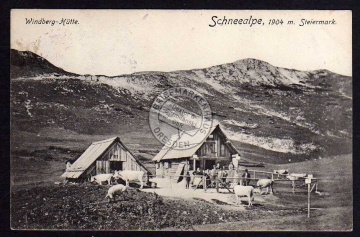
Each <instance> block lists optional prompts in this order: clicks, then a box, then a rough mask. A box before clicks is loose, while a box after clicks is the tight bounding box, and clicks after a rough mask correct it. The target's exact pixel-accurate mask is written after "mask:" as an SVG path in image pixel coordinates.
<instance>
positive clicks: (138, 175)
mask: <svg viewBox="0 0 360 237" xmlns="http://www.w3.org/2000/svg"><path fill="white" fill-rule="evenodd" d="M144 174H145V173H144V171H135V170H122V171H120V170H118V171H115V174H114V178H115V179H119V178H120V179H122V180H124V181H125V182H126V187H129V182H130V181H139V182H140V184H141V186H140V189H142V188H143V186H144V182H143V178H144Z"/></svg>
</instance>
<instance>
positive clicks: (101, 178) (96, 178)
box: [90, 174, 113, 185]
mask: <svg viewBox="0 0 360 237" xmlns="http://www.w3.org/2000/svg"><path fill="white" fill-rule="evenodd" d="M112 177H113V174H98V175H95V176H91V179H90V182H96V183H98V184H99V185H102V183H103V182H106V181H107V182H108V185H110V184H111V178H112Z"/></svg>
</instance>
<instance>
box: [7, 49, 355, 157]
mask: <svg viewBox="0 0 360 237" xmlns="http://www.w3.org/2000/svg"><path fill="white" fill-rule="evenodd" d="M13 53H14V54H15V53H16V51H12V54H13ZM20 56H21V55H20ZM38 57H40V56H38ZM20 58H21V57H20ZM30 58H32V57H30ZM33 60H34V61H35V62H36V63H34V62H32V61H31V60H30V61H26V60H24V62H25V63H24V64H23V65H19V64H17V63H16V60H15V62H14V61H13V60H12V61H11V63H12V65H11V71H12V74H11V75H13V77H12V79H14V80H11V109H12V113H11V118H12V121H11V128H12V134H13V136H14V140H15V141H14V144H17V141H16V138H21V137H28V135H29V133H30V134H34V136H36V139H34V141H32V139H30V138H28V139H29V140H28V141H27V142H28V145H29V146H30V147H31V149H33V150H34V149H35V150H36V149H39V148H37V146H38V145H37V144H36V142H39V141H43V140H42V139H45V140H46V139H48V140H49V139H50V140H53V141H54V142H53V143H55V145H54V144H52V145H51V146H59V147H63V146H69V149H70V150H71V151H72V150H73V149H75V148H74V147H72V146H71V145H69V144H68V142H67V139H68V138H67V137H68V136H71V137H73V138H74V139H75V140H76V139H78V143H79V144H85V143H86V142H89V141H93V140H96V138H97V137H99V136H101V137H103V136H106V135H109V134H123V136H124V137H125V139H126V140H127V143H128V144H130V146H132V148H133V149H134V150H135V153H137V154H138V155H139V156H142V157H144V159H145V160H149V159H150V158H151V157H152V156H153V155H154V154H156V151H157V150H158V149H160V148H161V146H162V145H161V144H159V143H158V142H157V141H156V139H155V138H154V137H153V135H152V134H151V132H150V129H149V125H148V111H149V108H150V106H151V103H152V101H153V100H154V99H155V97H156V96H157V95H158V94H159V93H160V92H161V91H164V90H166V89H169V88H172V87H176V86H187V87H190V88H193V89H195V90H197V91H198V92H200V93H202V94H203V95H204V96H205V98H206V99H207V100H208V102H209V103H210V106H211V108H212V110H213V114H214V118H215V119H218V120H219V121H220V123H221V124H222V126H223V128H224V130H225V132H226V133H227V134H228V136H229V138H230V139H232V141H233V142H234V144H235V145H236V146H237V148H238V149H239V150H240V151H241V152H240V153H242V155H245V156H244V157H247V158H249V159H250V160H251V159H253V160H254V161H261V162H263V161H265V162H275V163H276V162H280V163H281V162H283V163H284V162H289V160H291V161H301V160H305V159H314V158H316V157H319V156H327V155H337V154H345V153H351V152H352V145H351V141H352V80H351V77H347V76H343V75H339V74H336V73H333V72H330V71H328V70H326V69H321V70H315V71H299V70H293V69H284V68H280V67H275V66H272V65H271V64H269V63H267V62H264V61H261V60H257V59H243V60H237V61H235V62H234V63H228V64H222V65H217V66H212V67H208V68H203V69H193V70H179V71H173V72H136V73H132V74H125V75H119V76H112V77H108V76H104V75H77V74H72V73H68V72H64V71H63V70H62V69H58V68H57V67H56V66H54V65H49V64H48V61H44V60H45V59H44V60H41V59H39V58H34V59H33ZM13 63H14V64H15V65H14V64H13ZM25 69H26V70H27V73H28V76H26V74H24V73H23V72H25V71H26V70H25ZM51 70H53V71H51ZM19 71H20V72H21V73H20V72H19ZM49 131H51V132H49ZM74 134H75V135H74ZM43 136H44V137H43ZM30 137H31V136H30ZM120 137H121V136H120ZM55 141H59V142H55ZM47 143H49V142H47ZM65 144H66V145H65ZM19 146H20V145H19ZM73 146H75V145H73ZM13 147H14V149H15V150H16V146H13ZM17 149H20V148H17ZM44 149H46V148H44ZM62 156H66V154H61V155H60V157H62Z"/></svg>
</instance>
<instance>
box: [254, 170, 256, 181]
mask: <svg viewBox="0 0 360 237" xmlns="http://www.w3.org/2000/svg"><path fill="white" fill-rule="evenodd" d="M255 178H256V171H255V170H254V179H255Z"/></svg>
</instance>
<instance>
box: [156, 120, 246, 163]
mask: <svg viewBox="0 0 360 237" xmlns="http://www.w3.org/2000/svg"><path fill="white" fill-rule="evenodd" d="M217 128H218V129H219V130H220V132H221V133H222V134H223V135H224V136H225V137H226V135H225V133H224V132H223V131H222V129H221V127H220V125H219V123H215V124H213V126H212V127H211V129H210V132H209V135H210V134H212V133H213V132H214V131H215V129H217ZM190 134H191V133H190ZM209 135H208V136H207V137H206V138H208V137H209ZM178 137H179V135H177V134H175V135H173V136H172V137H171V139H170V140H172V141H175V140H178V143H180V142H185V141H186V142H189V144H190V145H193V144H195V143H198V144H197V145H195V146H193V147H191V148H189V149H175V144H173V146H171V147H168V146H166V145H165V146H163V148H162V149H161V150H160V152H159V153H158V154H157V155H156V156H155V157H154V158H153V159H152V160H153V161H155V162H159V161H160V160H172V159H180V158H186V157H192V156H193V155H194V154H195V152H196V151H197V150H198V149H199V148H200V147H201V146H202V145H203V144H204V142H205V141H206V138H205V139H203V140H202V141H201V142H199V140H200V139H201V138H199V137H201V134H200V133H199V132H198V133H196V134H195V135H194V136H191V135H189V134H188V133H184V134H183V135H182V136H181V137H180V139H178ZM226 144H227V145H228V146H229V147H230V149H232V150H233V151H234V153H237V154H239V152H238V151H237V149H236V148H235V146H234V145H233V144H232V143H231V142H230V141H229V140H228V141H227V142H226Z"/></svg>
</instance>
